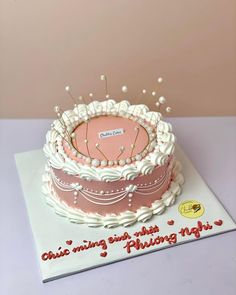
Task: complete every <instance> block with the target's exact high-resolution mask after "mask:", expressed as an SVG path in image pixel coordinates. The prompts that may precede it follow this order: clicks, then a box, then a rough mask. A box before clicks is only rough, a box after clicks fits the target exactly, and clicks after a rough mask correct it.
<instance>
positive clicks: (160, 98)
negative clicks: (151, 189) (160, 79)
mask: <svg viewBox="0 0 236 295" xmlns="http://www.w3.org/2000/svg"><path fill="white" fill-rule="evenodd" d="M165 102H166V98H165V97H164V96H160V97H159V103H161V104H164V103H165Z"/></svg>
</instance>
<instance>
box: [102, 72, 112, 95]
mask: <svg viewBox="0 0 236 295" xmlns="http://www.w3.org/2000/svg"><path fill="white" fill-rule="evenodd" d="M100 80H101V81H105V97H106V98H109V97H110V95H109V94H108V83H107V76H106V75H101V76H100Z"/></svg>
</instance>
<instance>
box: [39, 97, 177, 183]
mask: <svg viewBox="0 0 236 295" xmlns="http://www.w3.org/2000/svg"><path fill="white" fill-rule="evenodd" d="M104 113H107V114H116V115H117V114H118V115H121V116H124V117H129V116H131V114H135V115H136V116H138V117H139V118H140V120H141V121H146V122H149V123H150V124H152V126H156V127H157V142H155V141H154V142H153V143H151V145H150V146H149V152H147V154H146V153H144V158H143V159H140V158H141V156H140V155H138V156H137V159H136V160H137V161H136V162H133V163H129V161H128V159H126V160H122V159H121V162H120V166H117V167H115V168H114V167H110V164H111V161H109V162H108V164H109V167H103V166H104V165H105V163H104V162H100V161H99V160H97V159H93V160H92V161H91V162H92V166H90V165H89V163H87V162H88V161H87V162H86V164H81V163H78V162H77V161H75V160H72V159H71V158H69V157H68V155H67V154H66V153H65V151H64V148H63V146H62V141H63V139H62V137H61V135H60V134H59V133H58V132H57V131H59V132H64V131H65V130H64V129H65V128H64V127H63V126H62V124H61V123H60V122H59V120H55V121H54V123H53V125H54V126H55V129H56V130H57V131H56V130H55V129H51V130H50V131H48V132H47V135H46V144H45V146H44V153H45V155H46V157H47V158H48V163H49V165H50V166H51V167H54V168H56V169H62V170H63V171H64V172H66V173H68V174H70V175H79V176H80V177H81V178H83V179H86V180H98V181H107V182H110V181H117V180H119V179H121V178H124V179H127V180H133V179H134V178H135V177H137V176H138V175H139V174H144V175H145V174H149V173H151V172H152V171H153V169H154V168H155V166H157V165H164V164H165V163H166V160H167V158H168V156H169V155H172V154H173V152H174V144H175V136H174V135H173V134H172V133H171V131H172V127H171V124H170V123H166V122H163V121H161V118H162V116H161V114H160V113H158V112H150V111H149V109H148V107H147V106H145V105H143V104H141V105H130V103H129V102H128V101H126V100H124V101H121V102H119V103H116V102H115V101H114V100H112V99H109V100H106V101H103V102H98V101H93V102H91V103H90V104H88V105H85V104H80V105H78V106H76V107H75V108H74V109H73V110H70V111H66V112H64V113H63V115H62V118H63V121H64V124H66V126H67V130H68V132H69V133H70V132H72V131H73V129H74V128H75V127H76V126H77V125H78V124H79V123H80V122H82V121H84V120H85V119H86V118H88V117H89V116H90V115H92V116H94V115H96V116H97V115H99V114H104ZM138 121H139V120H138ZM147 128H148V127H147ZM68 139H69V137H68ZM155 145H156V147H155ZM71 148H72V147H71ZM153 149H154V150H153ZM73 152H74V153H75V154H76V150H74V151H73ZM124 161H125V162H124ZM99 165H101V166H102V167H100V166H99Z"/></svg>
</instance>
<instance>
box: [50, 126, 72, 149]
mask: <svg viewBox="0 0 236 295" xmlns="http://www.w3.org/2000/svg"><path fill="white" fill-rule="evenodd" d="M53 129H54V130H55V131H56V132H57V134H58V135H59V136H61V138H62V139H64V140H65V141H66V142H67V143H68V144H69V145H70V144H71V143H70V142H69V141H68V140H67V139H66V138H65V136H64V135H62V134H61V133H60V132H59V131H58V130H57V129H56V127H55V126H53Z"/></svg>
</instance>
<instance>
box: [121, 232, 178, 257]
mask: <svg viewBox="0 0 236 295" xmlns="http://www.w3.org/2000/svg"><path fill="white" fill-rule="evenodd" d="M164 242H167V243H168V244H170V245H171V244H175V243H176V242H177V235H176V234H175V233H172V234H170V235H165V236H158V237H156V238H150V239H149V241H145V242H141V240H140V239H136V240H131V241H128V242H127V243H126V245H125V246H124V247H123V248H124V249H126V251H127V253H131V250H132V248H134V249H136V250H143V249H145V248H149V247H154V246H156V245H159V244H161V243H164Z"/></svg>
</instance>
